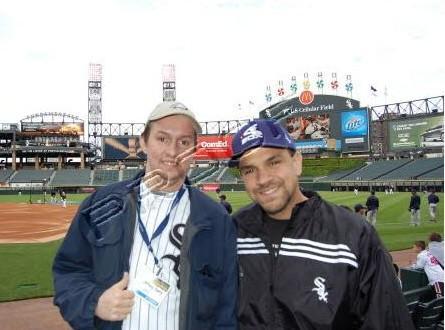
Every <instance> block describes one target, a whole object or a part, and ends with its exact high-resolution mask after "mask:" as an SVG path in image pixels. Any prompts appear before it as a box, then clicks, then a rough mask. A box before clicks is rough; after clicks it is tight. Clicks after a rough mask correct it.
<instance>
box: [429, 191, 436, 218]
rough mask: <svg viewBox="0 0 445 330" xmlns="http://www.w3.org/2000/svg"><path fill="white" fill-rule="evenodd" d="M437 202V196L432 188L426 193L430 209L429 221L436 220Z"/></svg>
mask: <svg viewBox="0 0 445 330" xmlns="http://www.w3.org/2000/svg"><path fill="white" fill-rule="evenodd" d="M437 203H439V197H438V196H437V195H436V194H435V191H434V190H431V193H430V194H429V195H428V206H429V211H430V216H431V219H430V221H433V222H436V212H437Z"/></svg>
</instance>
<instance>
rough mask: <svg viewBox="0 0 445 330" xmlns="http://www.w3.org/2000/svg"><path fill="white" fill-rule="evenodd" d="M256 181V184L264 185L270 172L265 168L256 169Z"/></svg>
mask: <svg viewBox="0 0 445 330" xmlns="http://www.w3.org/2000/svg"><path fill="white" fill-rule="evenodd" d="M256 181H257V183H258V185H265V184H267V183H268V182H269V181H270V173H269V171H267V170H265V169H257V171H256Z"/></svg>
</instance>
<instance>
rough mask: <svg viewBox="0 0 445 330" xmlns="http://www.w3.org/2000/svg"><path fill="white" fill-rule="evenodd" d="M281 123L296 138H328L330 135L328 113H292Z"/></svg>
mask: <svg viewBox="0 0 445 330" xmlns="http://www.w3.org/2000/svg"><path fill="white" fill-rule="evenodd" d="M281 125H283V126H284V127H285V128H286V130H287V132H288V133H289V134H290V136H291V137H293V138H294V139H295V140H316V139H327V138H329V135H330V130H329V114H328V113H322V114H311V115H305V116H301V115H290V116H289V117H287V118H285V119H283V120H281Z"/></svg>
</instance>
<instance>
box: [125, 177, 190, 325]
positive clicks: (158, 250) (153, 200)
mask: <svg viewBox="0 0 445 330" xmlns="http://www.w3.org/2000/svg"><path fill="white" fill-rule="evenodd" d="M140 193H141V210H140V214H141V220H142V222H143V223H144V225H145V228H146V230H147V234H148V237H149V238H150V239H151V237H152V236H153V233H154V231H155V230H156V229H157V228H158V226H159V224H160V223H161V222H162V220H164V218H165V216H166V215H167V213H168V212H169V211H170V208H171V205H172V203H173V200H174V198H175V196H176V194H177V193H176V192H174V193H167V194H158V193H153V192H150V191H149V190H148V189H147V188H146V187H145V184H143V183H141V186H140ZM189 215H190V199H189V194H188V190H187V189H186V190H185V193H184V195H183V196H182V198H181V200H180V201H179V204H178V205H177V206H176V207H175V208H174V209H173V210H171V213H170V219H169V221H168V224H167V227H166V228H165V229H164V231H163V232H162V233H161V235H160V236H158V237H157V238H155V239H154V240H153V242H152V243H151V244H152V247H153V251H154V253H155V254H156V257H157V258H158V259H159V263H160V264H161V265H162V279H163V280H164V281H166V282H168V283H169V284H170V288H171V289H170V292H169V294H168V296H167V298H166V299H165V300H164V301H163V302H162V304H161V305H160V306H159V307H158V308H157V309H156V308H154V307H151V306H150V305H149V304H148V303H147V302H146V301H144V300H143V299H141V298H140V297H138V296H137V295H136V296H135V303H134V305H133V309H132V311H131V313H130V314H129V316H128V317H127V318H126V319H125V320H124V322H123V324H122V329H124V330H134V329H153V330H174V329H178V321H179V318H178V315H179V297H180V290H179V255H180V246H181V240H182V234H183V232H184V227H185V223H186V222H187V219H188V217H189ZM141 265H145V266H146V267H148V268H149V269H151V270H153V272H154V273H156V271H157V267H156V266H155V262H154V257H153V255H152V253H150V251H149V250H148V247H147V245H146V243H145V242H144V240H143V239H142V236H141V234H140V232H139V228H138V221H136V225H135V232H134V242H133V247H132V250H131V254H130V274H129V275H130V285H129V288H130V290H131V288H132V287H131V285H132V281H134V279H135V278H136V276H143V274H141Z"/></svg>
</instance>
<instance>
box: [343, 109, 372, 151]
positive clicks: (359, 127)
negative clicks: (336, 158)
mask: <svg viewBox="0 0 445 330" xmlns="http://www.w3.org/2000/svg"><path fill="white" fill-rule="evenodd" d="M340 122H341V129H340V134H341V141H342V151H343V152H363V151H368V150H369V142H368V141H369V114H368V109H366V108H359V109H354V110H351V111H342V113H341V119H340Z"/></svg>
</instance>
